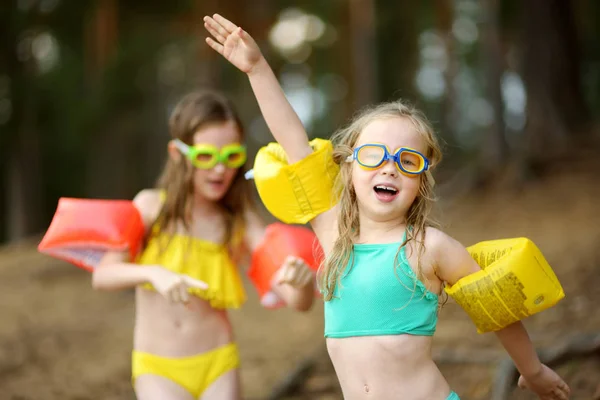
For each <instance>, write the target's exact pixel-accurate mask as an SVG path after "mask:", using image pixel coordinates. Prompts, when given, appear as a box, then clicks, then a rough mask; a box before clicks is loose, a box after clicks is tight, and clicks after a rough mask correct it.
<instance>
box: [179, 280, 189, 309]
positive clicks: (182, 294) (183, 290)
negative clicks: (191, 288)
mask: <svg viewBox="0 0 600 400" xmlns="http://www.w3.org/2000/svg"><path fill="white" fill-rule="evenodd" d="M179 299H180V300H181V302H182V303H184V304H187V303H189V301H190V294H189V293H188V286H187V285H185V284H183V285H179Z"/></svg>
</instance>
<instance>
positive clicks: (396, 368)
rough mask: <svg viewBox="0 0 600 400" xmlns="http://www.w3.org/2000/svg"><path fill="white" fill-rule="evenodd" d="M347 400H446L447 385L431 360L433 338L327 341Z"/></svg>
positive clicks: (367, 338)
mask: <svg viewBox="0 0 600 400" xmlns="http://www.w3.org/2000/svg"><path fill="white" fill-rule="evenodd" d="M327 350H328V352H329V356H330V357H331V361H332V362H333V366H334V368H335V372H336V374H337V376H338V379H339V381H340V385H341V387H342V392H343V393H344V399H345V400H355V399H378V400H392V399H394V400H395V399H403V400H445V399H446V397H447V396H448V395H449V394H450V388H449V386H448V383H447V382H446V380H445V379H444V377H443V376H442V374H441V372H440V371H439V369H438V368H437V366H436V365H435V363H434V362H433V360H432V358H431V337H428V336H412V335H393V336H364V337H350V338H343V339H334V338H328V339H327Z"/></svg>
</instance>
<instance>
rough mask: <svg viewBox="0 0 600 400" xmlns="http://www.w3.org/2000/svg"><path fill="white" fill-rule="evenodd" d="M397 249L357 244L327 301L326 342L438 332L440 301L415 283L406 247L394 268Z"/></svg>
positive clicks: (419, 283) (395, 247)
mask: <svg viewBox="0 0 600 400" xmlns="http://www.w3.org/2000/svg"><path fill="white" fill-rule="evenodd" d="M399 245H400V243H389V244H355V245H354V249H353V252H352V255H351V257H350V262H349V263H348V265H347V266H346V269H345V271H344V274H343V276H342V278H341V279H340V282H339V283H338V285H337V286H336V288H335V291H334V297H333V298H332V299H331V300H329V301H326V302H325V337H328V338H344V337H350V336H379V335H400V334H409V335H420V336H432V335H433V334H434V333H435V328H436V324H437V310H438V296H437V295H436V294H435V293H432V292H431V291H429V290H428V289H427V288H426V287H425V285H424V284H423V283H422V282H421V281H420V280H419V279H417V276H416V275H415V273H414V271H413V270H412V268H411V267H410V265H409V264H408V260H407V259H406V254H405V247H402V248H401V249H400V252H399V254H398V261H397V262H398V265H397V267H396V268H394V260H395V259H396V253H398V247H399ZM352 259H354V262H352V261H353V260H352ZM394 270H395V271H394Z"/></svg>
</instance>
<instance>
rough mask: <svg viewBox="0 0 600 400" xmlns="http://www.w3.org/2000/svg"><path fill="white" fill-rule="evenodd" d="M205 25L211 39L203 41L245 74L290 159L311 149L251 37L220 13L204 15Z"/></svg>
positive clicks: (301, 127) (302, 127) (298, 119)
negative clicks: (210, 15)
mask: <svg viewBox="0 0 600 400" xmlns="http://www.w3.org/2000/svg"><path fill="white" fill-rule="evenodd" d="M204 26H205V27H206V29H207V30H208V32H210V34H211V35H212V36H213V38H214V39H213V38H206V43H208V45H209V46H210V47H212V48H213V49H214V50H215V51H216V52H218V53H219V54H221V55H222V56H223V57H224V58H225V59H226V60H227V61H229V62H230V63H231V64H233V65H234V66H236V67H237V68H238V69H239V70H240V71H242V72H245V73H246V74H247V75H248V79H249V80H250V85H251V86H252V90H253V91H254V95H255V96H256V100H257V101H258V105H259V107H260V110H261V112H262V115H263V116H264V118H265V121H266V123H267V126H268V127H269V129H270V130H271V133H272V134H273V136H274V137H275V140H277V142H279V144H281V146H282V147H283V149H284V150H285V152H286V154H287V156H288V160H289V162H290V163H294V162H296V161H299V160H301V159H303V158H304V157H306V156H307V155H309V154H310V153H311V152H312V149H311V148H310V146H309V144H308V136H307V134H306V131H305V129H304V126H303V125H302V122H301V121H300V118H298V115H297V114H296V112H295V111H294V109H293V108H292V106H291V105H290V103H289V101H288V100H287V98H286V97H285V94H284V93H283V89H282V88H281V86H280V85H279V82H278V81H277V77H276V76H275V74H274V73H273V70H272V69H271V67H270V66H269V64H268V63H267V61H266V60H265V58H264V57H263V55H262V53H261V51H260V49H259V47H258V45H257V44H256V42H255V41H254V39H252V37H251V36H250V35H249V34H248V33H247V32H245V31H244V30H243V29H242V28H241V27H238V26H236V25H235V24H234V23H232V22H231V21H229V20H227V19H226V18H224V17H222V16H220V15H219V14H215V15H213V16H212V17H204Z"/></svg>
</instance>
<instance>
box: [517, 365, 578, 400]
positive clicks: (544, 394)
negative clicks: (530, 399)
mask: <svg viewBox="0 0 600 400" xmlns="http://www.w3.org/2000/svg"><path fill="white" fill-rule="evenodd" d="M519 387H520V388H521V389H529V390H531V391H532V392H534V393H535V394H537V395H538V396H539V398H540V399H541V400H567V399H568V398H569V394H570V393H571V390H570V389H569V386H568V385H567V384H566V383H565V381H563V380H562V378H561V377H560V376H558V374H557V373H556V372H554V371H553V370H551V369H550V368H548V367H547V366H546V365H542V369H541V370H540V372H539V373H537V374H535V376H529V377H527V378H525V377H524V376H523V375H521V377H519Z"/></svg>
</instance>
